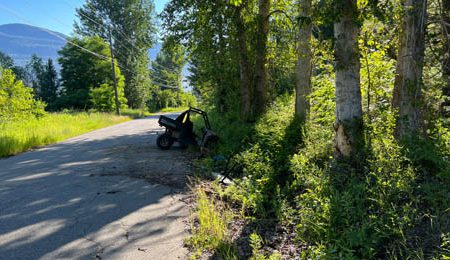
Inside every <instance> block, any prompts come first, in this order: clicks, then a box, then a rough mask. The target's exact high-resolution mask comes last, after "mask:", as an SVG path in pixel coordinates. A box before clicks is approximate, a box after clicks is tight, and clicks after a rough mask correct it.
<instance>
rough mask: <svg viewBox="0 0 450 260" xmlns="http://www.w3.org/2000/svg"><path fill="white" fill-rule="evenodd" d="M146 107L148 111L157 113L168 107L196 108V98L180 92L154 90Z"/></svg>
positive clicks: (190, 94)
mask: <svg viewBox="0 0 450 260" xmlns="http://www.w3.org/2000/svg"><path fill="white" fill-rule="evenodd" d="M147 106H148V108H149V110H150V111H159V110H162V109H165V108H169V107H174V108H175V107H196V106H197V98H196V97H195V96H194V95H193V94H192V93H189V92H183V91H181V90H176V91H173V90H171V89H165V90H156V91H155V93H154V94H153V98H152V99H151V100H149V101H148V104H147Z"/></svg>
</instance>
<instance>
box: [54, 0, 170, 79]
mask: <svg viewBox="0 0 450 260" xmlns="http://www.w3.org/2000/svg"><path fill="white" fill-rule="evenodd" d="M63 1H64V2H65V3H66V5H68V6H70V7H72V8H75V9H76V7H75V6H73V5H72V4H70V3H69V2H68V1H67V0H63ZM77 13H78V14H79V15H81V16H83V17H85V18H86V19H88V20H89V21H91V22H93V23H95V24H97V25H98V26H100V27H102V28H103V29H105V30H107V31H108V30H109V29H108V28H106V26H105V25H104V24H102V23H100V22H98V21H96V20H95V19H94V18H92V17H91V16H89V15H87V14H85V13H83V12H77ZM110 26H111V25H110ZM111 27H112V29H113V30H115V31H116V32H118V33H120V34H121V35H122V36H123V37H124V39H125V40H127V41H128V44H129V45H130V47H131V48H134V49H135V50H137V51H138V52H141V51H142V50H144V49H145V48H138V47H136V46H135V43H134V41H133V40H131V39H130V38H129V37H128V36H127V35H125V33H124V32H123V31H122V30H120V29H118V28H116V27H114V26H111ZM116 42H117V43H118V44H120V45H121V46H122V47H125V48H126V49H128V48H127V46H126V45H125V44H126V43H124V42H121V41H117V39H114V43H116ZM119 56H122V55H119ZM122 58H123V56H122ZM151 65H152V67H153V65H154V64H153V63H152V64H151ZM156 65H157V66H159V67H160V68H162V69H164V70H168V71H171V72H174V73H179V72H178V71H175V70H174V69H170V68H167V67H164V66H162V65H160V64H157V63H156Z"/></svg>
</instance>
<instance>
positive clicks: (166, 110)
mask: <svg viewBox="0 0 450 260" xmlns="http://www.w3.org/2000/svg"><path fill="white" fill-rule="evenodd" d="M188 109H189V107H166V108H163V109H161V110H160V111H159V112H161V113H172V112H183V111H186V110H188Z"/></svg>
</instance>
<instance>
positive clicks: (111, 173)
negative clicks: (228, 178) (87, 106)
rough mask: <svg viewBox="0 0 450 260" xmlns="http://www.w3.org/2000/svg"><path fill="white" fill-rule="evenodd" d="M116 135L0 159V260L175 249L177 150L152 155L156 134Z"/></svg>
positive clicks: (181, 212)
mask: <svg viewBox="0 0 450 260" xmlns="http://www.w3.org/2000/svg"><path fill="white" fill-rule="evenodd" d="M126 127H130V128H132V126H126ZM109 130H110V131H109ZM115 131H117V133H116V132H115ZM123 131H125V132H127V129H125V130H122V132H121V131H119V130H117V129H115V128H114V127H112V128H108V129H104V130H100V131H96V132H95V133H94V134H87V135H83V136H80V137H77V138H74V139H71V140H69V141H67V142H64V143H60V144H56V145H52V146H49V147H46V148H43V149H40V150H37V151H33V152H29V153H24V154H21V155H18V156H15V157H11V158H8V159H4V160H0V197H1V198H2V200H1V202H0V256H1V257H0V258H3V259H38V258H48V259H55V258H77V259H92V258H95V257H96V258H101V257H103V258H105V259H107V258H109V257H120V256H122V255H123V254H124V253H130V252H131V253H132V254H133V255H134V254H135V256H136V257H139V254H141V255H142V257H144V256H149V254H150V253H151V254H157V253H158V252H159V251H161V253H164V252H165V251H167V252H173V253H176V250H179V248H180V247H182V242H183V241H182V240H183V236H184V234H183V233H184V230H183V228H180V221H181V219H182V218H183V217H184V216H185V215H186V212H185V211H186V210H185V207H184V204H183V203H181V202H180V197H179V196H180V195H177V193H178V192H180V191H183V190H184V188H185V183H186V181H185V178H186V168H185V165H186V163H185V159H184V157H185V155H186V154H185V152H184V151H182V150H176V149H175V150H172V151H167V152H163V151H160V150H159V149H157V147H156V145H155V139H156V131H140V132H139V131H138V132H137V133H134V134H129V135H123ZM102 135H106V136H107V137H106V138H104V137H102ZM129 177H132V178H129ZM142 179H145V180H147V181H145V180H142ZM162 184H163V185H162ZM149 246H152V247H154V248H151V249H150V248H148V247H149ZM158 250H159V251H158ZM150 251H152V252H150ZM128 255H129V254H128ZM108 256H109V257H108ZM166 258H167V255H166ZM169 258H170V257H169Z"/></svg>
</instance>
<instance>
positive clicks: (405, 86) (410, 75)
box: [392, 0, 427, 139]
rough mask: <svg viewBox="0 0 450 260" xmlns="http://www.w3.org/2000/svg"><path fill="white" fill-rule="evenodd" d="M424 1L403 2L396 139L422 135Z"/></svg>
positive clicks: (396, 85) (395, 103) (397, 82)
mask: <svg viewBox="0 0 450 260" xmlns="http://www.w3.org/2000/svg"><path fill="white" fill-rule="evenodd" d="M426 6H427V4H426V0H404V1H403V9H404V14H403V19H402V24H401V31H400V37H399V48H398V56H397V68H396V77H395V83H394V98H393V100H392V107H393V108H394V109H395V110H397V112H398V116H397V121H396V128H395V136H396V138H398V139H401V138H403V137H405V136H407V135H411V134H417V133H420V132H422V125H423V124H422V116H421V114H420V104H421V92H422V85H423V82H422V71H423V58H424V50H425V40H424V39H425V26H426Z"/></svg>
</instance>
